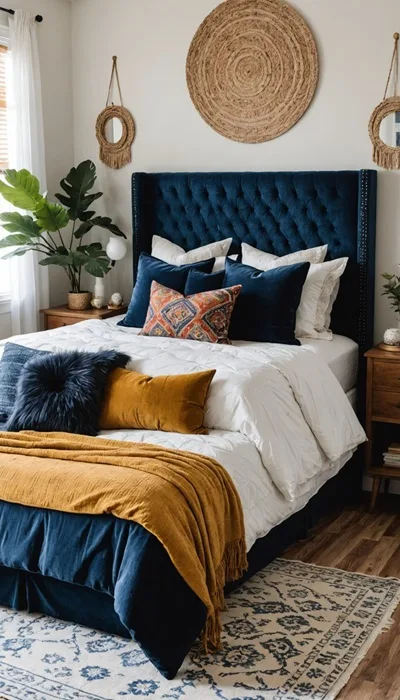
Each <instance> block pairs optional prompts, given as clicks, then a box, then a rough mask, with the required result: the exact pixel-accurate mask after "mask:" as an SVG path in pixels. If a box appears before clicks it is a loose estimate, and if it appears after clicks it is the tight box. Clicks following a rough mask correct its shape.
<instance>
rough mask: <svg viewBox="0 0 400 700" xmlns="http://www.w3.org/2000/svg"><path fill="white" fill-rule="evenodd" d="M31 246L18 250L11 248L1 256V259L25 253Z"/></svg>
mask: <svg viewBox="0 0 400 700" xmlns="http://www.w3.org/2000/svg"><path fill="white" fill-rule="evenodd" d="M30 250H32V248H29V247H27V248H18V250H12V251H11V253H7V254H6V255H2V256H1V260H9V259H10V258H15V256H21V255H25V253H28V252H29V251H30Z"/></svg>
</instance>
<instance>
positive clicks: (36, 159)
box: [9, 10, 49, 334]
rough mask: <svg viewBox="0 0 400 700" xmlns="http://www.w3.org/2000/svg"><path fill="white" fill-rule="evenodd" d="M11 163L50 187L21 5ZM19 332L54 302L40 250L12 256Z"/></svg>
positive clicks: (14, 32) (35, 66) (14, 48)
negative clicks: (41, 263) (26, 170)
mask: <svg viewBox="0 0 400 700" xmlns="http://www.w3.org/2000/svg"><path fill="white" fill-rule="evenodd" d="M9 47H10V52H11V56H10V59H11V66H10V69H11V70H10V77H11V80H10V83H11V86H10V120H9V123H10V144H9V147H10V149H9V154H10V167H11V168H15V169H16V170H20V169H21V168H27V169H28V170H30V171H31V172H32V173H33V174H34V175H36V177H37V178H38V179H39V181H40V185H41V188H42V191H45V190H46V171H45V155H44V136H43V114H42V90H41V82H40V68H39V54H38V46H37V34H36V22H35V17H34V15H33V14H31V13H30V12H26V11H25V10H16V11H15V15H14V16H13V18H11V19H10V39H9ZM10 277H11V318H12V330H13V334H19V333H32V332H34V331H36V330H38V328H39V322H40V320H39V309H40V308H43V307H46V306H48V304H49V274H48V269H47V267H43V266H41V265H39V264H38V255H37V253H26V254H25V255H24V256H22V257H15V258H12V259H11V270H10Z"/></svg>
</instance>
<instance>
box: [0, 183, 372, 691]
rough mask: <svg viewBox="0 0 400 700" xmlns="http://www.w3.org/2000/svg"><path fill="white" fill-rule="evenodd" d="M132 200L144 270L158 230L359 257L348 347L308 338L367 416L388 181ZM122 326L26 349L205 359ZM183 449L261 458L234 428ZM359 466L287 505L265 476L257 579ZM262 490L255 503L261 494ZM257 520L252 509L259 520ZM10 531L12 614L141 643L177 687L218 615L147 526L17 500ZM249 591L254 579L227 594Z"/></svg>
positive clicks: (186, 244) (349, 282) (6, 582)
mask: <svg viewBox="0 0 400 700" xmlns="http://www.w3.org/2000/svg"><path fill="white" fill-rule="evenodd" d="M132 202H133V232H134V239H133V240H134V243H133V263H134V272H136V269H137V263H138V257H139V255H140V253H141V252H143V251H144V252H150V251H151V240H152V236H153V234H154V233H156V232H157V234H158V235H160V236H163V237H164V238H167V239H169V240H171V241H173V242H175V243H177V244H178V245H180V246H182V247H183V248H185V249H186V250H190V249H192V248H194V247H198V246H200V245H203V244H205V243H208V242H211V241H213V240H219V239H223V238H226V237H232V238H233V243H232V249H231V251H230V252H231V253H237V252H239V250H240V242H241V241H247V242H248V243H250V244H251V245H254V246H256V247H258V248H259V249H261V250H264V251H266V252H271V253H275V254H277V255H285V254H287V253H289V252H292V251H296V250H299V249H301V248H307V247H313V246H316V245H320V244H321V243H328V245H329V249H328V257H331V258H336V257H340V256H344V255H345V256H348V257H349V259H350V260H349V264H348V267H347V269H346V272H345V275H344V276H343V279H342V283H341V286H340V291H339V296H338V299H337V301H336V304H335V307H334V314H333V321H332V328H333V331H334V333H335V337H334V340H333V341H331V342H325V341H310V340H304V341H303V347H305V348H306V349H307V350H308V352H307V357H310V356H311V354H312V353H313V354H314V355H315V356H316V357H321V358H322V360H323V361H324V362H325V363H327V364H328V365H329V366H330V367H331V369H332V371H333V373H334V374H335V376H336V377H337V379H338V381H339V383H340V385H341V387H342V389H343V391H345V392H346V394H347V396H348V398H349V400H350V401H351V402H352V404H353V405H355V402H356V393H355V392H356V390H357V388H358V391H357V396H358V400H360V396H362V392H361V391H360V387H361V386H362V384H361V385H360V383H359V379H358V377H359V376H360V373H359V372H358V363H359V358H360V356H362V353H363V351H364V350H365V349H366V347H367V346H369V345H370V344H371V343H372V334H373V299H374V267H375V261H374V252H375V218H376V172H375V171H368V170H363V171H360V172H356V171H343V172H307V173H195V174H188V173H172V174H171V173H164V174H145V173H139V174H135V175H134V176H133V181H132ZM117 321H118V319H110V320H108V321H89V322H84V323H82V324H78V325H76V326H70V327H68V328H63V329H56V330H54V331H46V332H45V333H42V334H33V335H31V336H20V337H19V338H16V339H14V340H15V342H19V343H21V344H24V345H27V346H32V347H37V348H43V349H51V350H56V349H61V348H65V347H71V348H72V347H82V346H83V345H84V346H86V347H87V348H91V347H94V346H96V348H99V347H111V346H112V344H113V343H117V344H118V347H119V349H121V348H122V349H124V347H125V345H124V343H127V344H130V345H132V346H133V345H134V346H135V348H136V350H135V352H136V355H135V357H136V358H137V368H138V369H139V371H144V372H149V370H151V368H154V367H155V366H156V365H157V362H158V365H157V366H158V371H159V373H161V369H164V368H165V367H167V368H168V370H172V371H176V366H177V363H178V366H183V364H185V363H189V364H190V363H191V362H192V359H191V358H190V357H188V354H189V355H190V352H191V350H190V348H191V347H192V346H193V343H194V341H182V342H180V341H175V340H174V341H171V342H173V343H176V345H175V346H174V355H175V357H174V359H173V360H171V361H169V359H168V358H169V355H170V349H169V347H170V346H169V345H168V344H164V345H162V344H161V345H157V343H156V340H161V341H164V340H166V339H148V340H149V341H151V342H149V343H147V344H146V345H145V347H146V351H143V350H142V346H141V345H139V343H140V342H141V341H140V339H139V338H138V337H137V333H135V332H134V331H133V329H122V328H118V329H117V326H116V323H117ZM185 343H187V345H185ZM182 344H183V347H181V346H182ZM195 345H196V344H195ZM197 345H202V344H201V343H200V344H199V343H197ZM203 345H204V344H203ZM143 347H144V346H143ZM160 350H162V352H160ZM193 352H194V350H193ZM264 352H265V349H264V348H262V347H257V343H254V344H252V347H246V349H245V351H243V352H242V349H241V348H240V342H239V343H236V344H234V346H233V347H232V349H229V348H227V349H226V350H221V352H220V355H221V358H222V359H221V363H223V362H224V361H225V359H224V358H226V357H229V358H230V357H234V356H236V355H235V354H237V355H238V356H240V358H241V362H242V363H244V364H242V365H240V366H241V367H244V368H246V367H247V365H246V362H247V363H251V362H253V361H254V358H258V359H257V360H256V362H257V363H258V364H259V365H260V366H262V362H263V357H264V355H263V353H264ZM271 352H275V351H274V350H272V351H271ZM280 352H281V351H279V350H277V351H276V352H275V355H274V358H273V361H274V362H275V363H278V364H279V362H280V355H279V353H280ZM207 353H208V355H209V356H210V357H209V359H207V357H206V356H207ZM229 353H230V355H229ZM246 353H247V354H246ZM304 356H305V354H304ZM160 358H161V359H160ZM214 360H215V358H214V357H212V352H211V350H210V349H204V352H203V353H202V360H201V361H202V362H204V363H206V362H207V361H209V363H210V364H209V366H212V363H213V361H214ZM232 361H233V360H232ZM307 361H308V360H307ZM199 362H200V360H198V359H196V362H194V363H193V367H194V366H196V367H198V366H201V362H200V365H199ZM160 363H161V364H160ZM189 364H188V366H189ZM174 367H175V369H174ZM361 369H362V368H361ZM192 371H193V370H192ZM103 437H109V438H113V439H118V440H135V441H143V442H157V440H160V441H161V442H160V444H161V443H162V444H164V445H166V446H168V445H169V443H168V440H169V439H170V436H169V435H168V434H164V435H162V436H161V437H160V434H155V433H150V432H149V431H126V432H125V433H124V432H123V431H118V434H116V433H113V432H112V431H111V432H108V433H105V434H103ZM171 439H172V438H171ZM176 440H177V438H176V436H175V437H174V443H173V444H174V446H175V447H178V448H179V449H184V450H191V451H196V450H197V451H198V452H202V453H203V454H209V455H210V456H214V457H215V459H217V461H220V463H221V464H222V465H223V466H225V467H226V468H227V469H230V468H231V466H232V463H234V462H235V460H236V461H237V462H240V459H241V458H242V459H243V460H246V459H247V460H249V461H252V460H257V459H259V457H258V456H257V455H256V454H255V451H254V448H253V446H251V445H249V444H248V442H246V440H243V435H242V434H240V433H239V432H238V433H235V432H232V431H230V430H226V426H225V427H224V426H222V427H220V428H216V429H215V430H212V432H211V433H210V436H209V437H205V436H180V437H179V440H178V442H176ZM221 445H222V447H221ZM353 452H354V450H352V451H351V453H353ZM241 455H242V457H241ZM350 456H351V454H350V453H349V454H346V455H344V457H343V459H341V460H336V461H335V462H334V463H330V464H329V465H327V468H326V469H324V470H321V473H320V474H317V475H314V476H313V480H312V484H311V482H310V483H308V482H307V487H304V488H303V484H301V485H300V486H302V488H300V489H299V491H298V492H296V494H295V496H293V498H291V499H290V498H289V499H288V498H283V497H282V494H281V493H279V491H278V490H277V489H276V486H275V484H274V483H273V481H271V479H270V478H269V476H268V475H266V472H265V470H264V469H263V467H262V463H261V462H260V464H259V468H258V473H259V475H260V479H262V480H263V486H262V488H263V489H264V494H266V493H268V494H269V495H268V499H269V500H268V509H266V508H264V509H262V508H261V506H260V504H259V507H258V510H257V517H256V515H254V517H253V516H252V515H251V514H250V515H248V516H246V517H247V520H246V518H245V521H246V526H247V531H246V536H247V541H248V549H249V552H248V561H249V568H248V571H247V573H246V575H245V577H244V578H247V577H249V576H251V575H252V574H253V573H254V572H255V571H257V570H259V569H260V568H262V567H264V566H265V565H266V564H267V563H268V562H269V561H271V559H272V558H274V557H275V556H276V555H277V554H279V553H280V552H281V551H282V550H283V549H284V548H285V547H286V546H287V545H288V544H290V543H291V542H293V541H295V540H296V539H298V538H299V537H303V536H305V535H306V533H307V529H308V527H309V526H310V525H311V524H313V522H314V521H315V519H316V518H318V517H320V516H321V515H322V514H324V513H326V512H327V510H328V508H329V507H332V505H334V504H335V502H337V503H339V502H340V503H341V504H342V503H343V494H344V493H345V494H347V495H348V496H349V497H351V496H354V494H357V493H358V492H359V491H360V487H361V481H360V464H359V459H358V458H357V453H356V454H354V456H353V457H352V459H350ZM224 462H225V463H224ZM328 467H329V468H328ZM236 474H237V480H236V481H235V484H236V486H237V488H238V491H239V494H240V496H241V498H242V501H243V502H244V501H245V500H246V498H247V501H248V502H250V503H251V497H252V496H251V493H252V492H251V489H249V488H248V483H247V481H246V478H245V477H243V474H242V475H241V474H240V465H239V467H238V468H237V470H236ZM254 483H255V485H256V489H255V490H253V494H254V493H255V492H257V491H259V488H258V484H257V482H254ZM249 493H250V496H249ZM249 499H250V500H249ZM250 511H251V508H250V509H249V510H248V511H247V512H248V513H250ZM260 513H261V515H260V517H259V516H258V514H260ZM94 530H95V531H96V532H95V537H94V535H93V533H94ZM0 532H1V533H2V537H1V538H0V562H1V564H2V566H1V567H0V603H1V604H3V605H6V606H10V607H13V608H19V609H29V610H31V611H39V612H43V613H45V614H48V615H53V616H54V617H57V618H61V619H67V620H73V621H76V622H78V623H82V624H85V625H87V626H89V627H93V628H96V629H100V630H104V631H106V632H109V633H116V634H119V635H122V636H127V637H129V636H130V635H135V638H136V639H137V641H139V643H140V644H141V645H142V647H143V649H144V651H145V653H146V654H147V656H148V657H149V658H150V660H151V661H152V662H153V663H154V664H155V665H156V666H157V668H158V669H159V670H160V672H161V673H163V675H165V676H166V677H167V678H172V677H173V676H174V675H175V674H176V672H177V670H178V668H179V665H180V663H181V661H182V659H183V658H184V656H185V654H186V653H187V651H188V649H189V648H190V645H191V644H192V642H193V640H194V639H195V638H196V637H197V636H198V634H199V631H200V630H201V629H202V627H203V626H204V621H205V610H204V606H203V605H202V603H201V602H200V601H199V600H198V599H197V598H196V596H195V594H194V593H193V591H192V590H191V589H190V588H189V587H188V586H187V585H186V584H185V582H184V581H183V579H182V578H181V577H180V575H179V574H178V573H177V571H176V570H175V569H174V567H173V566H172V564H171V562H170V561H169V559H168V556H167V555H166V553H165V551H164V550H163V548H162V547H161V545H160V544H159V543H158V541H157V540H156V538H155V537H153V536H152V535H151V534H150V533H148V532H147V531H146V530H144V529H143V528H142V527H141V526H139V525H137V524H135V523H128V522H126V521H122V520H117V519H116V518H114V517H113V516H110V515H103V516H96V522H95V523H94V520H93V517H92V518H91V517H90V516H87V515H72V514H68V513H59V512H53V511H45V510H40V509H35V508H27V507H26V506H21V505H17V504H11V503H7V502H5V501H3V502H1V507H0ZM43 533H46V538H45V540H44V539H43ZM27 543H28V545H27ZM71 543H72V544H71ZM127 543H129V544H130V546H129V547H128V546H127ZM72 545H73V546H72ZM77 547H78V548H80V549H81V550H84V551H85V558H84V559H82V558H81V559H79V561H78V560H77V557H76V549H77ZM60 552H62V553H63V556H62V557H60ZM107 556H111V558H112V562H113V566H112V567H110V566H108V563H107V561H106V559H107ZM121 572H122V573H121ZM131 572H134V575H132V573H131ZM160 572H162V573H161V574H160ZM129 574H130V576H129ZM128 578H131V579H133V583H132V580H129V581H128ZM237 585H240V581H239V582H235V584H231V585H230V586H229V587H228V589H227V590H231V589H232V588H234V587H235V586H237Z"/></svg>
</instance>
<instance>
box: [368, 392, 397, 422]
mask: <svg viewBox="0 0 400 700" xmlns="http://www.w3.org/2000/svg"><path fill="white" fill-rule="evenodd" d="M372 415H373V416H374V418H381V419H384V420H387V421H388V422H390V421H391V420H395V421H397V420H399V421H400V391H379V389H375V391H374V392H373V395H372Z"/></svg>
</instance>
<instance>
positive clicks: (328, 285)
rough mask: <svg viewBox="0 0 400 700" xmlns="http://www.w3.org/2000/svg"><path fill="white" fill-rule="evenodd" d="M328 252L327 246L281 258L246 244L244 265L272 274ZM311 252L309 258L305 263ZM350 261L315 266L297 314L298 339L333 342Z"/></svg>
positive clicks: (334, 261)
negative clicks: (334, 311) (341, 289)
mask: <svg viewBox="0 0 400 700" xmlns="http://www.w3.org/2000/svg"><path fill="white" fill-rule="evenodd" d="M326 251H327V246H320V247H319V248H310V249H309V251H305V250H300V251H298V253H290V254H289V255H284V256H282V257H281V258H279V257H277V256H272V255H270V254H269V253H263V252H262V251H260V250H257V249H256V248H252V246H249V245H247V244H246V243H242V262H243V263H244V264H245V265H251V266H252V267H255V268H257V269H258V270H270V269H272V268H276V267H282V266H283V265H288V264H289V265H293V264H295V263H299V262H310V259H314V260H315V258H316V257H317V258H318V256H321V255H322V256H323V258H322V259H324V257H325V255H326ZM307 252H308V253H309V256H308V259H305V254H306V253H307ZM256 261H257V264H256ZM347 261H348V258H338V259H337V260H330V261H329V262H319V263H311V265H310V270H309V272H308V275H307V278H306V281H305V283H304V285H303V290H302V294H301V299H300V304H299V307H298V309H297V313H296V337H297V338H319V339H320V340H332V331H331V330H330V328H329V326H330V322H331V313H332V307H333V304H334V302H335V300H336V297H337V295H338V291H339V281H340V277H341V275H342V274H343V272H344V271H345V269H346V265H347Z"/></svg>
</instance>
